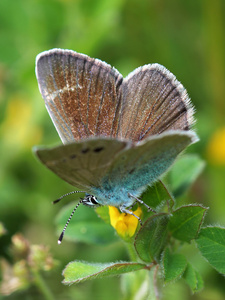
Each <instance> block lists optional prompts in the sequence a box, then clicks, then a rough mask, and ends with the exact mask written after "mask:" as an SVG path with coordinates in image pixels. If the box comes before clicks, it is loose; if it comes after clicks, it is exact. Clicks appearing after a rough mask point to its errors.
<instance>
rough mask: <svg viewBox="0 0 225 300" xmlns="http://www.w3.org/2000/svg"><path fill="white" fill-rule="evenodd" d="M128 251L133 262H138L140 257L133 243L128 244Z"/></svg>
mask: <svg viewBox="0 0 225 300" xmlns="http://www.w3.org/2000/svg"><path fill="white" fill-rule="evenodd" d="M126 246H127V251H128V254H129V257H130V260H131V261H134V262H135V261H138V256H137V253H136V251H135V248H134V245H133V244H132V243H126Z"/></svg>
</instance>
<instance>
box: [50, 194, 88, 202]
mask: <svg viewBox="0 0 225 300" xmlns="http://www.w3.org/2000/svg"><path fill="white" fill-rule="evenodd" d="M76 193H86V192H85V191H73V192H70V193H67V194H65V195H62V196H61V197H59V198H58V199H56V200H54V201H53V202H52V204H56V203H58V202H59V201H60V200H62V199H63V198H64V197H66V196H69V195H72V194H76Z"/></svg>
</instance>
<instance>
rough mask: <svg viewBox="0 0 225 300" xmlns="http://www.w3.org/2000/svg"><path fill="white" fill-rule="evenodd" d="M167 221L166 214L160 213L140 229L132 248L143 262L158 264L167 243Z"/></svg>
mask: <svg viewBox="0 0 225 300" xmlns="http://www.w3.org/2000/svg"><path fill="white" fill-rule="evenodd" d="M168 220H169V216H168V214H164V213H161V214H158V215H154V216H151V217H150V218H149V219H148V220H147V221H146V222H145V223H144V224H143V226H142V227H141V228H140V230H139V232H138V233H137V235H136V238H135V243H134V246H135V249H136V251H137V254H138V256H139V257H140V258H141V259H142V260H143V261H146V262H152V261H157V262H159V260H160V255H161V253H162V251H163V249H164V247H165V244H166V241H167V233H168V230H167V226H168Z"/></svg>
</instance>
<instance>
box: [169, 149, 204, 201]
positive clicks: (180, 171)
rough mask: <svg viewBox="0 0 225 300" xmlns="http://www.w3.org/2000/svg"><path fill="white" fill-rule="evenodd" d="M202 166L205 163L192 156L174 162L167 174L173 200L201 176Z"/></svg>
mask: <svg viewBox="0 0 225 300" xmlns="http://www.w3.org/2000/svg"><path fill="white" fill-rule="evenodd" d="M204 166H205V162H204V161H203V160H202V159H200V158H199V157H198V156H197V155H194V154H190V155H183V156H181V157H180V158H179V159H178V160H177V161H176V162H175V164H174V165H173V167H172V169H171V170H170V172H169V173H168V179H169V183H170V187H171V189H172V192H173V195H174V196H175V198H176V197H179V196H181V195H182V194H184V193H185V192H186V191H187V189H188V188H189V187H190V186H191V185H192V184H193V183H194V182H195V180H196V179H197V177H198V176H199V175H200V174H201V172H202V170H203V169H204Z"/></svg>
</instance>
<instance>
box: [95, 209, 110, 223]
mask: <svg viewBox="0 0 225 300" xmlns="http://www.w3.org/2000/svg"><path fill="white" fill-rule="evenodd" d="M95 211H96V213H97V214H98V216H99V217H100V218H101V219H102V220H103V221H104V222H105V223H106V224H110V216H109V207H108V206H98V207H96V208H95Z"/></svg>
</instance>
